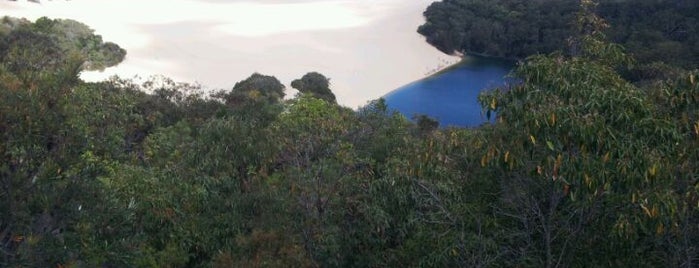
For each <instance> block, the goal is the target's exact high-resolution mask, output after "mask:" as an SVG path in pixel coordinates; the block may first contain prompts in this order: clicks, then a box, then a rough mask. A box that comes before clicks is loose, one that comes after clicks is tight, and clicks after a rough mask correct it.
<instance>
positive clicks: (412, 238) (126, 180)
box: [0, 9, 699, 267]
mask: <svg viewBox="0 0 699 268" xmlns="http://www.w3.org/2000/svg"><path fill="white" fill-rule="evenodd" d="M583 11H584V12H581V13H579V14H578V18H579V19H581V20H584V21H589V22H590V23H591V24H590V25H589V26H587V27H585V31H586V32H587V34H586V35H584V36H580V37H579V38H577V39H574V40H573V42H574V44H573V45H574V46H575V47H576V49H577V50H578V53H576V55H574V56H571V55H566V54H564V53H554V54H550V55H541V56H536V57H533V58H530V59H528V60H527V61H526V62H525V63H524V64H522V65H521V66H520V67H519V68H518V69H517V70H516V75H517V77H518V78H519V79H521V81H522V83H521V84H518V85H514V86H512V87H511V88H505V89H501V90H497V91H494V92H491V93H489V94H485V95H482V96H481V101H482V103H483V105H484V107H485V109H487V110H488V111H490V112H496V113H497V114H498V118H497V123H495V124H492V125H484V126H482V127H480V128H476V129H437V126H436V124H435V123H434V122H433V121H431V120H429V118H416V119H417V121H418V122H419V123H418V124H417V125H416V124H413V123H411V122H410V121H409V120H407V119H406V118H404V117H403V116H401V115H399V114H397V113H392V112H389V111H387V107H386V104H385V103H384V102H383V101H382V100H378V101H374V102H372V103H370V104H368V105H367V106H366V107H364V108H361V109H360V110H359V111H353V110H350V109H347V108H344V107H341V106H339V105H337V104H335V103H334V102H330V101H328V100H327V99H324V98H322V97H321V98H318V97H317V96H315V94H300V95H299V96H298V97H297V98H295V99H292V100H283V99H282V97H283V96H284V91H283V86H282V85H281V83H280V82H279V81H278V80H277V79H276V78H274V77H271V76H265V75H261V74H253V75H252V76H251V77H249V78H248V79H246V80H244V81H241V82H239V83H238V84H236V85H235V87H234V88H233V89H231V90H230V91H226V92H220V93H217V94H213V95H212V96H203V95H201V94H200V93H198V92H199V91H198V89H197V88H196V87H193V86H191V85H187V84H180V83H175V82H172V81H170V80H167V79H159V80H154V81H151V82H147V83H145V84H143V85H136V84H134V83H132V82H130V81H127V80H118V79H114V80H111V81H106V82H102V83H85V82H83V81H81V80H79V79H78V77H77V75H78V73H79V71H80V70H81V69H80V66H81V65H82V63H83V61H82V58H80V57H71V58H69V60H67V61H58V62H52V61H51V57H53V54H52V53H53V51H52V50H50V49H46V50H36V52H37V53H44V54H41V56H43V57H38V56H37V57H33V55H29V54H24V55H26V56H32V57H28V58H27V59H26V60H27V61H30V62H31V61H35V60H40V59H43V60H46V61H48V62H49V63H42V64H43V65H42V66H43V67H42V68H39V69H36V68H33V65H31V64H29V65H18V64H16V63H15V62H16V61H8V62H5V61H3V62H2V64H0V158H1V159H0V266H3V267H56V266H59V267H211V266H213V267H338V266H339V267H482V266H496V267H497V266H505V267H512V266H515V267H523V266H524V267H648V266H657V267H667V266H670V267H695V266H696V265H697V263H698V261H699V247H698V246H697V245H699V175H698V174H699V81H697V80H699V71H697V70H695V71H691V72H681V73H678V74H677V75H676V76H674V77H672V79H667V80H657V81H654V83H652V84H649V85H648V86H646V87H644V88H643V89H641V88H638V87H637V86H636V85H634V84H632V83H629V82H628V81H627V80H625V79H624V77H623V76H621V74H619V73H618V70H619V69H620V68H618V67H619V66H623V65H625V64H627V63H628V62H630V60H629V59H628V58H627V57H626V56H625V55H624V54H623V53H622V50H620V47H619V46H617V45H613V44H609V43H607V42H606V41H605V39H604V35H603V32H602V27H601V26H600V21H599V20H598V19H597V18H596V17H595V16H594V15H593V14H591V13H590V12H589V10H588V9H583ZM32 38H38V39H37V40H43V39H41V38H39V37H32ZM37 44H39V43H37ZM36 48H42V47H41V46H39V45H37V46H36ZM3 49H4V50H3V51H2V52H3V53H5V52H6V51H5V50H12V49H16V48H12V47H9V48H3ZM18 55H19V54H18ZM17 57H18V58H17V59H23V58H21V57H19V56H17ZM303 80H304V79H303V78H302V79H300V80H297V81H303ZM145 92H150V93H145ZM311 93H312V92H311Z"/></svg>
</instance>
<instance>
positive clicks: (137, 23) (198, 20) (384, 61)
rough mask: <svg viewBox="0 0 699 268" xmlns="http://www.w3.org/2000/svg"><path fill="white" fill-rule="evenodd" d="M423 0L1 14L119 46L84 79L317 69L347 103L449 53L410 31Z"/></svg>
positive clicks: (75, 6)
mask: <svg viewBox="0 0 699 268" xmlns="http://www.w3.org/2000/svg"><path fill="white" fill-rule="evenodd" d="M431 2H432V0H409V1H406V0H287V1H281V0H279V1H277V0H257V1H255V0H250V1H236V0H233V1H224V0H148V1H137V0H119V1H116V0H71V1H43V2H42V4H33V3H28V2H23V1H18V2H11V1H1V2H0V10H1V11H0V15H8V16H14V17H26V18H28V19H31V20H34V19H36V18H38V17H40V16H47V17H51V18H71V19H75V20H79V21H82V22H84V23H86V24H88V25H90V26H91V27H93V28H94V29H95V30H96V32H97V33H98V34H101V35H102V36H103V37H104V39H105V40H106V41H112V42H115V43H117V44H119V45H121V46H122V47H124V48H125V49H126V50H127V51H128V56H127V58H126V60H125V61H124V62H123V63H121V64H120V65H119V66H116V67H113V68H109V69H107V70H106V71H104V72H86V73H84V74H83V78H84V79H86V80H90V81H95V80H101V79H105V78H107V77H109V76H112V75H119V76H122V77H127V78H128V77H133V76H135V75H138V76H140V77H146V76H149V75H154V74H162V75H165V76H168V77H171V78H173V79H176V80H178V81H185V82H197V83H200V84H202V85H203V86H204V87H207V88H210V89H220V88H223V89H229V88H231V87H232V86H233V84H235V82H237V81H240V80H242V79H245V78H246V77H248V76H249V75H250V74H252V73H253V72H259V73H263V74H268V75H274V76H276V77H277V78H279V79H280V80H281V81H282V82H283V83H286V84H288V83H290V82H291V81H292V80H293V79H296V78H299V77H301V76H302V75H303V74H305V73H306V72H309V71H317V72H320V73H323V74H325V75H326V76H328V77H330V78H331V83H332V89H333V91H334V92H335V94H336V95H337V97H338V101H339V102H340V103H341V104H343V105H346V106H349V107H353V108H355V107H357V106H360V105H363V104H365V103H366V102H367V101H369V100H372V99H376V98H378V97H381V96H382V95H384V94H386V93H388V92H390V91H392V90H393V89H395V88H397V87H400V86H402V85H404V84H407V83H410V82H412V81H414V80H417V79H420V78H423V77H424V76H425V74H427V73H429V72H430V71H432V70H434V69H435V68H438V67H443V66H445V65H447V64H445V62H454V61H456V60H457V59H456V58H455V57H451V56H447V55H444V54H442V53H440V52H438V51H437V50H436V49H434V48H432V47H431V46H429V45H428V44H427V43H426V42H425V41H424V39H423V38H422V37H421V36H420V35H419V34H417V33H416V29H417V26H418V25H420V24H421V23H422V22H423V17H422V11H423V10H424V9H425V8H426V7H427V6H428V5H429V4H430V3H431ZM288 94H290V95H291V94H293V93H292V90H289V91H288Z"/></svg>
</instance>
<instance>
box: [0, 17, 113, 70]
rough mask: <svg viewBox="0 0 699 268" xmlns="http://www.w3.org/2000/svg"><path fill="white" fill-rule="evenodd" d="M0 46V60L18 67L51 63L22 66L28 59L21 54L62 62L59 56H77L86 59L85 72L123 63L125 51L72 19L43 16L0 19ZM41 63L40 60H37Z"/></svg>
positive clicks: (40, 65)
mask: <svg viewBox="0 0 699 268" xmlns="http://www.w3.org/2000/svg"><path fill="white" fill-rule="evenodd" d="M0 46H1V47H4V49H2V51H3V54H2V55H0V59H2V60H3V61H5V62H15V63H16V64H35V65H34V67H36V68H40V67H42V66H43V65H44V64H52V63H50V62H44V63H40V62H34V63H28V62H25V63H20V61H22V60H27V57H26V56H18V55H19V54H23V53H26V54H32V53H33V54H35V55H41V54H43V53H42V52H40V51H39V50H44V52H46V53H49V51H52V52H50V54H51V55H52V56H51V57H49V59H45V60H47V61H53V62H56V61H60V60H61V59H59V58H60V57H63V58H65V57H69V56H78V57H82V58H83V59H84V63H83V67H82V68H83V69H85V70H91V71H94V70H104V69H105V68H107V67H111V66H115V65H117V64H119V63H120V62H122V61H123V60H124V57H126V50H124V49H122V48H121V47H119V46H118V45H117V44H114V43H111V42H104V41H103V40H102V36H100V35H97V34H95V33H94V30H92V29H91V28H90V27H89V26H87V25H85V24H83V23H81V22H78V21H74V20H70V19H49V18H46V17H42V18H39V19H37V20H36V21H35V22H31V21H28V20H26V19H17V18H12V17H7V16H5V17H3V18H2V19H0ZM36 60H40V59H36Z"/></svg>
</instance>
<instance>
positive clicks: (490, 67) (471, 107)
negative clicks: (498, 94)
mask: <svg viewBox="0 0 699 268" xmlns="http://www.w3.org/2000/svg"><path fill="white" fill-rule="evenodd" d="M513 66H514V64H513V63H512V62H508V61H503V60H498V59H491V58H483V57H467V58H465V59H464V60H463V62H462V63H460V64H459V65H457V66H455V67H454V68H452V69H449V70H446V71H444V72H442V73H439V74H436V75H434V76H431V77H428V78H425V79H423V80H420V81H417V82H414V83H411V84H408V85H406V86H403V87H401V88H398V89H396V90H394V91H393V92H391V93H389V94H387V95H386V96H384V99H386V104H387V105H388V107H389V108H390V109H395V110H398V111H399V112H400V113H402V114H403V115H405V116H406V117H408V118H412V117H413V116H414V115H416V114H424V115H428V116H430V117H432V118H435V119H437V121H439V123H440V126H442V127H447V126H458V127H474V126H479V125H481V124H483V123H485V122H486V121H488V120H487V117H486V116H485V114H484V112H483V109H482V107H481V105H480V104H479V103H478V94H479V93H480V92H481V91H483V90H488V89H492V88H495V87H498V86H502V85H504V84H505V83H506V80H507V78H506V77H505V76H506V75H507V74H508V73H509V72H510V70H512V68H513Z"/></svg>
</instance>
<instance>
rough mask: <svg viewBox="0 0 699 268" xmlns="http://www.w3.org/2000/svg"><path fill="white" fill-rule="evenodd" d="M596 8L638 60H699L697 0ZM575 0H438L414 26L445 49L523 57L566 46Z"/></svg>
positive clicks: (692, 63) (604, 0)
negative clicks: (420, 22)
mask: <svg viewBox="0 0 699 268" xmlns="http://www.w3.org/2000/svg"><path fill="white" fill-rule="evenodd" d="M599 2H600V4H599V6H598V7H597V8H596V11H597V13H598V14H599V15H600V16H601V17H603V18H604V19H606V20H607V21H608V22H609V24H610V25H611V28H609V30H608V31H607V34H608V36H609V38H610V39H611V41H613V42H615V43H619V44H622V45H624V46H625V47H626V48H627V49H628V51H629V53H630V54H632V55H633V56H634V57H635V58H636V60H638V61H639V62H640V63H643V64H647V63H652V62H660V61H662V62H665V63H667V64H670V65H675V66H680V67H684V68H690V69H691V68H694V67H696V65H697V64H698V63H699V19H698V18H697V14H699V1H687V0H601V1H599ZM578 3H579V0H536V1H533V0H532V1H530V0H443V1H439V2H435V3H433V4H432V5H430V6H429V8H427V10H426V11H425V13H424V15H425V18H426V19H427V22H426V23H425V24H424V25H422V26H420V28H419V29H418V32H419V33H420V34H422V35H424V36H425V37H426V38H427V41H428V42H429V43H430V44H432V45H434V46H435V47H437V48H439V49H440V50H441V51H443V52H445V53H449V54H451V53H453V52H455V51H456V52H461V53H476V54H485V55H489V56H496V57H505V58H517V59H523V58H525V57H527V56H531V55H535V54H547V53H551V52H553V51H555V50H559V49H561V48H563V47H566V46H567V42H568V41H569V37H571V36H576V35H579V34H581V33H580V32H578V31H577V29H576V27H575V25H576V23H573V21H574V19H575V14H576V12H577V11H578V10H579V5H578Z"/></svg>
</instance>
